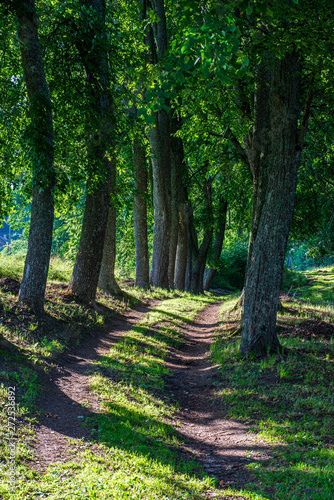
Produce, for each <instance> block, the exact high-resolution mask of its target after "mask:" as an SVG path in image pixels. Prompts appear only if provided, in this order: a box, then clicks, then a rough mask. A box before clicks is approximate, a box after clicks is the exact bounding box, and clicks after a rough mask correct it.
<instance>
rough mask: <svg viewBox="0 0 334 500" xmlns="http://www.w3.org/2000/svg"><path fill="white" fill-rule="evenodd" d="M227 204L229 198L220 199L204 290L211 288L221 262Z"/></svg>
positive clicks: (205, 274)
mask: <svg viewBox="0 0 334 500" xmlns="http://www.w3.org/2000/svg"><path fill="white" fill-rule="evenodd" d="M227 206H228V203H227V200H225V198H223V197H222V198H221V199H220V200H219V213H218V227H217V230H216V234H215V239H214V242H213V245H212V252H211V259H210V267H207V268H206V269H205V272H204V290H209V289H210V287H211V284H212V281H213V278H214V277H215V274H216V268H217V266H218V264H219V259H220V254H221V252H222V248H223V243H224V236H225V227H226V215H227Z"/></svg>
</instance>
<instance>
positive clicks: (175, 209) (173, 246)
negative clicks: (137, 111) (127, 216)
mask: <svg viewBox="0 0 334 500" xmlns="http://www.w3.org/2000/svg"><path fill="white" fill-rule="evenodd" d="M181 126H182V122H181V119H179V118H178V117H177V116H176V115H174V116H173V118H172V120H171V128H172V130H171V132H172V134H171V236H170V245H169V267H168V281H169V286H170V288H174V287H176V288H178V287H179V286H183V289H184V278H185V267H184V264H183V265H182V264H181V262H180V261H179V262H178V268H177V272H178V273H180V272H181V273H183V276H180V277H179V283H178V285H176V280H177V278H176V256H177V251H178V250H177V249H178V237H179V234H180V237H181V239H182V242H181V246H180V248H179V250H181V249H182V245H184V244H185V243H186V244H187V241H188V239H187V234H186V233H185V232H184V231H183V233H181V224H183V226H182V228H183V227H184V220H185V219H183V218H182V217H186V214H185V210H186V206H185V201H186V191H185V188H184V184H185V179H186V176H187V168H186V165H185V160H184V150H183V143H182V139H180V137H177V136H176V133H177V131H178V130H180V128H181ZM181 211H182V215H181ZM182 221H183V222H182ZM186 252H187V248H185V249H182V253H180V251H179V258H180V257H181V255H183V256H184V255H186ZM180 265H181V267H180ZM183 269H184V270H183ZM182 283H183V285H182ZM179 289H180V288H179ZM181 289H182V288H181Z"/></svg>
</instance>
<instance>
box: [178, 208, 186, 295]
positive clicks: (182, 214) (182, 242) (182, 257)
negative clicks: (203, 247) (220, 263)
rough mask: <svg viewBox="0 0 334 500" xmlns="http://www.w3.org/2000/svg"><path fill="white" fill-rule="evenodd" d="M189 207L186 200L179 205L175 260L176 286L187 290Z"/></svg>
mask: <svg viewBox="0 0 334 500" xmlns="http://www.w3.org/2000/svg"><path fill="white" fill-rule="evenodd" d="M188 224H189V221H188V207H187V205H186V203H185V202H182V203H180V205H179V228H178V239H177V251H176V262H175V288H176V289H177V290H185V286H186V271H187V259H188V241H189V238H188Z"/></svg>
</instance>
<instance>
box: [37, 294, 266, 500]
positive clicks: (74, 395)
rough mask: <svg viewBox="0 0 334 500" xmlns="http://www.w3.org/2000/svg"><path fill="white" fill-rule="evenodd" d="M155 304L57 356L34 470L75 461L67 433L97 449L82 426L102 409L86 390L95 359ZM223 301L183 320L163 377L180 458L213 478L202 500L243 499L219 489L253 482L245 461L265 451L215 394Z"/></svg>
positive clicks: (115, 320)
mask: <svg viewBox="0 0 334 500" xmlns="http://www.w3.org/2000/svg"><path fill="white" fill-rule="evenodd" d="M159 302H160V301H152V302H150V303H148V304H147V305H141V306H138V307H136V308H134V309H131V310H130V311H128V312H127V313H125V314H124V315H122V316H115V317H114V318H112V320H110V321H109V322H108V328H106V329H104V330H102V333H101V331H100V332H98V335H96V336H95V337H86V339H85V340H84V343H83V344H82V345H80V346H78V347H77V348H75V349H74V350H72V351H71V352H70V353H68V354H66V355H64V356H63V357H62V359H61V360H60V362H61V365H60V369H59V370H58V372H53V373H51V375H50V376H49V380H47V387H48V390H47V392H46V393H45V394H44V397H43V398H42V399H41V400H40V402H39V407H40V409H41V411H42V413H43V416H42V417H41V419H40V422H39V425H38V426H36V429H35V432H36V435H35V447H34V448H35V456H36V459H35V460H34V461H33V467H34V469H35V470H36V471H38V472H40V473H44V472H45V470H46V469H47V467H48V466H49V465H51V464H54V463H59V462H67V461H70V460H75V455H73V454H72V453H71V452H72V450H71V448H74V447H72V446H71V443H70V442H69V439H68V438H72V439H75V440H76V441H77V442H76V446H75V448H76V449H78V441H81V440H82V447H83V448H84V447H91V449H92V450H94V452H95V449H94V448H95V445H94V439H95V438H94V436H92V434H91V431H90V430H89V429H88V428H86V427H83V426H82V425H80V424H81V422H82V421H83V420H85V419H86V418H87V417H89V416H91V415H92V413H93V414H97V413H100V411H101V410H100V404H101V401H100V399H99V396H98V395H97V394H96V393H95V392H93V391H92V390H91V389H90V377H91V375H92V373H93V372H94V371H95V365H94V362H95V360H97V359H98V358H99V357H100V356H103V355H105V354H106V353H107V352H109V350H110V347H111V346H113V345H114V344H115V343H116V342H118V340H119V339H120V338H121V337H122V335H123V334H124V333H125V332H127V331H129V330H130V329H131V328H133V326H134V325H136V324H137V323H138V322H139V321H140V320H141V319H142V318H143V317H144V315H145V314H146V313H148V312H149V311H150V310H152V309H153V308H154V306H155V305H156V304H158V303H159ZM220 306H221V302H215V303H213V304H210V305H209V306H207V307H206V308H205V309H203V310H202V311H201V312H200V313H199V314H198V316H197V318H196V319H195V320H194V321H193V322H192V323H190V324H184V325H183V327H182V336H183V343H182V345H181V346H180V347H179V348H178V349H177V348H172V349H170V352H169V356H168V358H167V362H166V365H167V368H168V369H169V371H170V376H168V377H166V384H165V388H164V393H165V397H166V398H167V399H168V400H169V401H171V402H172V403H173V406H175V405H176V406H178V407H179V410H178V411H177V412H176V415H175V418H174V425H175V429H176V430H177V432H178V434H179V438H180V442H181V450H180V455H181V456H180V458H183V459H185V460H187V459H192V460H193V459H195V460H196V461H198V462H200V463H202V465H203V467H204V470H205V471H206V472H207V473H208V474H209V475H210V476H214V477H216V478H217V479H218V481H219V485H220V487H221V488H222V492H221V494H220V495H219V497H217V493H212V497H211V496H209V497H208V496H206V498H213V497H215V498H216V499H218V498H219V500H223V499H230V500H231V499H232V498H235V499H237V498H238V499H242V497H231V496H226V495H224V489H225V488H227V487H234V488H242V487H243V486H244V485H245V484H246V483H247V482H249V481H251V480H252V479H253V477H252V475H251V473H250V471H248V470H247V468H245V466H246V465H247V463H249V462H255V461H257V460H259V461H260V460H261V461H263V460H264V459H265V458H266V457H267V456H268V455H267V454H268V452H270V449H269V447H268V445H265V444H262V443H261V444H259V441H258V440H257V438H256V436H255V435H252V434H250V433H249V426H247V425H246V424H243V423H241V422H238V421H237V420H233V419H231V418H227V417H226V415H227V411H226V409H225V408H224V402H223V401H222V398H221V397H220V396H219V395H217V394H216V393H217V385H216V382H218V381H219V386H220V387H222V384H223V381H222V380H219V374H218V366H212V362H211V358H210V345H211V344H212V343H213V342H214V340H215V337H216V335H217V331H218V327H219V308H220ZM80 446H81V443H80ZM80 446H79V447H80ZM96 453H98V450H96Z"/></svg>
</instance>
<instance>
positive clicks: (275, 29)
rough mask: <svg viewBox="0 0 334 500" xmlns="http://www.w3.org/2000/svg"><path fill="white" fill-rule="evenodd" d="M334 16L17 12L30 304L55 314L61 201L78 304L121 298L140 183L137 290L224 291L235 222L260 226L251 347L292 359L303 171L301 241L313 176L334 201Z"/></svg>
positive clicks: (7, 5) (11, 113)
mask: <svg viewBox="0 0 334 500" xmlns="http://www.w3.org/2000/svg"><path fill="white" fill-rule="evenodd" d="M324 6H325V7H326V8H324ZM332 10H333V8H332V6H331V3H330V2H322V1H320V0H318V1H316V2H314V1H312V2H311V1H305V2H298V0H283V1H281V2H276V1H272V2H265V1H262V0H260V1H255V0H253V1H252V0H250V1H244V0H231V1H228V2H224V3H222V2H220V1H217V0H212V1H199V2H191V1H189V0H180V1H175V2H167V1H166V0H151V1H149V0H133V1H130V2H125V1H122V0H119V1H106V0H80V1H73V0H69V1H64V2H58V1H55V0H52V1H51V0H47V1H44V2H39V1H36V2H35V0H23V1H18V0H7V1H3V2H2V3H1V21H0V22H1V49H0V50H1V59H2V63H1V64H2V69H3V71H2V77H1V87H2V97H1V104H0V109H1V115H2V119H1V122H2V123H1V148H2V152H1V167H0V168H1V173H2V175H1V177H2V182H1V198H2V199H1V210H2V215H5V214H7V213H9V212H10V210H11V207H12V205H13V203H14V201H13V200H14V199H15V196H14V193H15V192H19V193H20V195H21V197H23V198H24V199H26V200H31V213H30V229H29V240H28V252H27V256H26V259H25V266H24V272H23V278H22V282H21V287H20V293H19V300H20V301H21V302H23V303H25V304H26V305H27V306H29V307H30V308H31V309H32V310H33V311H34V312H35V313H38V314H40V313H42V312H43V307H44V294H45V287H46V282H47V274H48V266H49V260H50V253H51V245H52V231H53V226H54V217H55V215H54V214H55V206H56V207H57V206H58V205H62V206H63V207H65V208H64V210H65V212H66V207H69V206H72V205H73V204H77V206H80V213H82V224H81V228H80V237H79V238H78V240H79V241H78V246H77V252H76V257H75V262H74V268H73V273H72V277H71V280H70V283H69V292H70V293H71V294H73V295H74V296H75V297H77V298H78V299H79V300H81V301H83V302H85V303H88V304H92V303H94V301H95V297H96V291H97V287H100V288H101V289H102V290H104V291H105V292H107V293H110V294H112V295H117V294H119V293H120V288H119V285H118V284H117V282H116V280H115V276H114V270H115V258H116V223H117V206H118V204H119V200H120V198H121V197H122V193H123V191H124V189H125V188H124V182H125V179H126V178H128V177H131V178H133V193H134V195H133V206H132V207H131V212H132V217H133V225H134V235H135V256H136V281H135V284H136V285H137V286H139V287H142V288H149V287H150V286H154V287H162V288H170V289H174V288H175V289H178V290H188V291H191V292H193V293H195V294H199V293H203V291H204V289H209V288H210V286H211V283H212V280H213V278H214V273H215V270H216V268H217V263H218V261H219V257H220V254H221V251H222V247H223V242H224V235H225V228H226V224H227V217H228V213H231V211H232V212H233V214H234V217H235V218H236V219H238V224H239V226H240V227H248V228H249V230H250V237H249V249H248V261H247V269H246V276H245V283H244V288H243V292H242V297H241V301H240V307H242V342H241V347H240V351H241V353H242V354H243V355H248V354H250V353H256V354H257V355H265V354H266V353H267V352H268V351H269V352H270V351H273V352H277V351H279V350H280V343H279V339H278V337H277V333H276V316H277V309H278V305H279V292H280V287H281V282H282V273H283V266H284V259H285V254H286V248H287V243H288V237H289V232H290V228H291V224H292V223H293V224H295V225H296V222H295V221H296V220H297V221H298V217H297V219H296V218H295V219H293V216H294V209H295V199H296V190H297V183H298V172H299V167H300V165H302V167H301V175H300V177H301V181H302V182H301V183H300V184H298V186H302V187H301V188H300V189H299V192H297V202H298V203H297V212H296V213H297V216H299V228H300V227H304V228H305V227H307V228H309V227H310V226H311V224H312V223H313V222H312V221H310V217H308V218H307V210H310V208H309V207H310V204H309V199H310V198H311V191H310V188H309V186H308V183H307V181H308V180H309V179H312V176H313V178H314V177H315V178H317V179H320V181H319V185H320V186H321V189H320V188H319V189H318V190H317V196H319V193H320V192H321V196H323V192H324V190H325V189H330V187H329V186H330V175H331V169H330V166H328V165H331V159H332V150H331V140H332V137H333V135H332V130H331V109H332V107H331V106H332V93H331V85H330V83H331V77H332V71H333V64H332V56H331V54H332V51H331V49H332V45H333V35H332V31H333V22H332V12H331V11H332ZM320 117H321V119H319V118H320ZM319 122H320V124H319ZM324 131H326V133H325V134H324ZM308 141H309V142H308ZM324 150H325V152H326V153H325V156H326V155H327V157H326V159H325V160H324V158H322V156H321V155H322V154H323V151H324ZM122 158H123V159H124V158H125V160H124V162H125V164H126V167H125V170H126V171H127V172H124V171H122V169H118V167H117V165H119V164H120V163H121V161H122ZM315 158H316V159H317V160H318V165H317V166H316V167H315V163H314V159H315ZM320 158H322V160H323V161H320ZM323 164H325V166H324V165H323ZM303 182H304V184H303ZM299 200H300V202H299ZM311 205H312V204H311ZM305 207H308V208H307V210H306V211H305ZM317 210H318V209H317ZM305 213H306V216H305ZM150 214H153V227H154V229H153V241H152V254H151V256H150V255H149V232H150V230H149V225H150V223H149V218H150V216H151V215H150ZM330 214H331V208H330V207H329V208H328V210H327V211H326V210H325V211H323V212H322V214H321V215H320V214H319V213H318V212H317V218H318V219H321V220H326V221H328V219H329V218H330ZM293 220H294V222H293ZM297 226H298V224H297V225H296V228H295V229H294V226H293V230H295V231H298V227H297ZM131 251H132V249H129V252H131Z"/></svg>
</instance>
